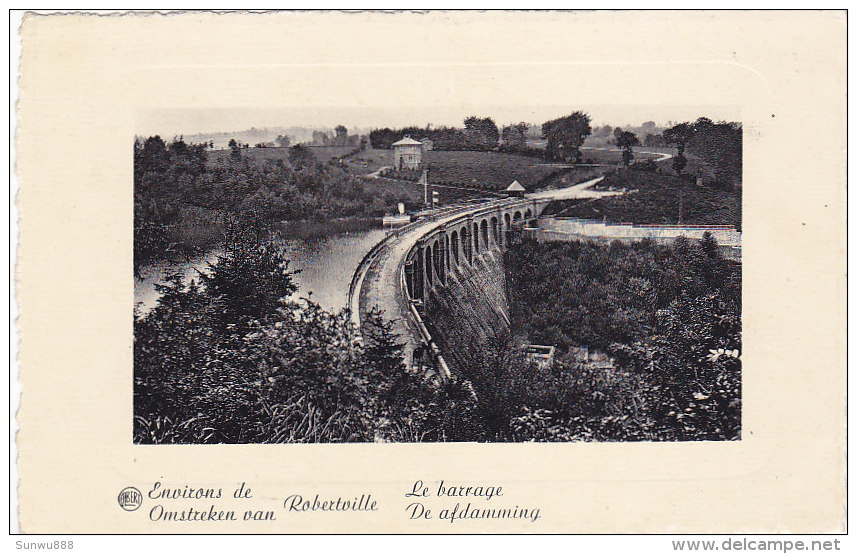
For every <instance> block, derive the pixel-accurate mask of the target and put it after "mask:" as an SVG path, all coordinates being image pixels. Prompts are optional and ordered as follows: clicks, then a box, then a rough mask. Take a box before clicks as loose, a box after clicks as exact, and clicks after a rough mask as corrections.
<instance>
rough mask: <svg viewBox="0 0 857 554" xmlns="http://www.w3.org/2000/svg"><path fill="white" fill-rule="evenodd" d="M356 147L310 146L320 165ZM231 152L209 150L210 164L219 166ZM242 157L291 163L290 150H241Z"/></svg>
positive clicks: (253, 148)
mask: <svg viewBox="0 0 857 554" xmlns="http://www.w3.org/2000/svg"><path fill="white" fill-rule="evenodd" d="M354 148H355V147H354V146H310V147H309V150H310V152H312V154H313V156H315V158H316V159H317V160H318V161H319V162H320V163H327V162H328V161H329V160H330V159H331V158H335V157H337V156H342V155H344V154H347V153H349V152H351V151H353V150H354ZM231 153H232V152H231V150H229V149H228V148H226V149H223V150H209V151H208V163H209V164H217V163H219V162H220V160H225V159H227V158H229V156H230V154H231ZM241 156H242V157H244V158H247V159H249V160H252V161H259V162H263V163H264V162H265V161H267V160H283V161H284V162H285V163H286V164H288V163H289V149H288V148H255V147H251V148H246V149H243V150H241Z"/></svg>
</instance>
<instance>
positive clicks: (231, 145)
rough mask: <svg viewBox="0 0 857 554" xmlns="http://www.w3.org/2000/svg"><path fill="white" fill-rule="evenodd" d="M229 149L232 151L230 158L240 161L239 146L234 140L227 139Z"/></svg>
mask: <svg viewBox="0 0 857 554" xmlns="http://www.w3.org/2000/svg"><path fill="white" fill-rule="evenodd" d="M229 149H230V150H232V153H231V154H230V156H231V157H232V159H233V160H240V159H241V146H240V145H239V144H238V143H237V142H236V141H235V139H234V138H233V139H229Z"/></svg>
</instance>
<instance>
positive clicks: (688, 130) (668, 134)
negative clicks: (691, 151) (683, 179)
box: [664, 123, 693, 174]
mask: <svg viewBox="0 0 857 554" xmlns="http://www.w3.org/2000/svg"><path fill="white" fill-rule="evenodd" d="M692 138H693V127H691V125H690V123H679V124H678V125H675V126H673V127H670V128H669V129H667V130H665V131H664V141H665V142H666V143H667V144H671V145H674V146H675V147H676V148H677V149H678V154H677V155H676V156H675V157H674V158H673V169H675V172H676V173H678V174H681V172H682V171H683V170H684V168H685V166H686V165H687V158H685V156H684V149H685V148H686V147H687V143H688V142H690V140H691V139H692Z"/></svg>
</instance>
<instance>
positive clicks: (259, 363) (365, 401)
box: [134, 228, 741, 443]
mask: <svg viewBox="0 0 857 554" xmlns="http://www.w3.org/2000/svg"><path fill="white" fill-rule="evenodd" d="M230 233H232V234H231V236H230V239H229V240H228V242H227V247H226V249H225V254H224V255H223V256H222V258H221V259H220V260H219V261H218V263H217V264H215V265H213V266H212V267H210V268H209V270H208V271H206V272H205V275H204V276H203V278H202V280H203V281H204V282H205V283H206V285H204V286H203V285H200V284H198V283H196V282H191V283H190V284H186V283H183V282H182V280H181V279H180V277H178V276H175V277H173V278H172V279H171V280H170V281H169V282H168V283H166V284H164V285H162V287H161V292H162V294H163V296H162V297H161V298H160V300H159V301H158V304H157V306H156V307H155V308H154V309H153V310H151V311H150V312H149V313H148V314H147V315H145V316H143V317H137V318H135V322H134V415H135V420H134V440H135V442H138V443H279V442H367V441H404V442H412V441H529V440H537V441H570V440H724V439H735V438H738V437H739V436H740V410H741V400H740V399H741V392H740V361H739V360H738V359H736V358H733V357H730V356H719V357H717V359H711V357H710V356H709V352H710V350H712V349H718V348H720V349H728V350H738V349H740V345H741V343H740V333H741V327H740V274H737V275H736V274H735V273H734V272H731V273H730V271H729V269H728V268H727V267H726V266H725V264H724V262H722V260H719V258H718V257H717V253H716V245H715V244H712V242H713V241H708V242H707V243H704V244H702V245H700V246H697V245H693V244H688V243H686V242H685V243H681V242H680V243H679V244H677V245H676V246H674V247H672V248H673V250H674V251H672V252H669V251H667V250H666V249H664V248H663V247H655V246H654V245H651V244H647V243H643V244H642V245H634V246H622V245H619V244H618V243H616V244H615V245H612V246H610V247H607V246H597V245H587V244H576V243H569V244H565V245H557V244H537V243H526V244H524V245H518V246H516V247H513V248H512V250H510V251H509V256H510V259H507V264H509V266H510V273H511V275H512V277H511V279H513V280H514V282H515V285H514V287H515V288H516V289H517V290H519V291H520V292H521V294H520V295H519V296H517V297H516V302H513V305H516V304H517V305H518V306H522V305H523V306H524V308H516V310H517V311H516V312H515V313H514V314H513V315H514V317H515V323H516V326H517V328H518V329H520V328H529V329H532V330H533V333H534V335H533V337H531V338H532V339H533V342H539V341H542V342H549V341H550V340H551V339H550V337H555V338H556V339H557V340H555V343H557V344H560V346H562V345H566V346H572V345H575V344H581V343H582V341H584V340H586V341H588V343H589V344H607V343H609V344H608V346H607V350H608V351H610V352H611V354H612V355H613V356H614V357H615V359H616V361H617V367H616V368H613V369H596V368H593V367H592V366H591V365H588V364H586V363H580V362H578V361H577V360H575V359H574V357H573V356H570V355H566V354H565V352H564V351H563V349H562V348H561V352H560V356H559V358H560V359H559V360H558V362H557V363H556V364H554V366H553V367H552V368H550V369H538V368H537V367H535V366H534V365H532V364H530V363H528V362H527V360H526V358H525V356H524V355H523V353H522V351H521V349H520V347H519V343H518V341H516V340H515V339H514V337H513V336H512V335H504V334H501V335H499V336H497V337H495V338H494V339H492V340H490V341H489V342H488V343H487V344H479V345H476V344H465V342H466V340H465V339H463V338H461V337H459V339H460V340H461V341H462V344H458V345H451V346H452V347H455V348H458V349H460V351H462V352H464V354H465V359H466V364H465V366H464V368H463V370H462V372H461V374H460V376H459V378H458V379H453V380H451V381H450V382H446V383H438V382H436V381H434V380H432V379H429V378H427V377H425V376H424V375H423V374H420V373H417V372H415V371H412V370H410V369H408V368H407V367H406V366H405V365H404V364H403V363H402V359H401V349H402V347H401V344H399V342H398V337H397V336H396V335H395V334H393V333H392V331H391V325H390V323H389V322H386V321H384V319H383V318H382V317H381V314H379V313H377V312H373V313H370V314H368V315H367V317H366V322H367V327H366V328H365V329H364V332H365V337H364V339H365V340H364V341H363V342H358V341H356V340H355V339H356V331H355V329H354V327H353V325H352V324H351V322H350V317H349V316H348V314H347V313H346V312H340V313H338V314H332V313H329V312H327V311H325V310H323V309H321V308H320V307H319V306H318V305H317V304H315V303H313V302H310V301H309V300H305V299H302V300H299V301H290V300H288V299H287V298H288V296H289V295H290V294H291V293H292V292H293V291H294V289H295V286H294V283H293V281H292V278H291V275H292V273H290V271H289V269H288V263H287V260H285V259H283V257H282V255H281V254H280V253H279V252H278V251H277V250H275V249H272V248H271V247H270V246H268V245H266V244H265V243H264V241H260V240H258V236H257V232H256V230H254V229H247V228H243V229H237V230H236V229H233V230H231V231H230ZM671 260H672V261H671ZM545 261H547V262H548V263H545ZM553 262H556V263H553ZM564 267H571V268H573V270H574V272H575V273H579V274H580V277H579V278H575V277H574V276H573V275H571V274H569V273H567V272H565V270H564V269H563V268H564ZM527 283H529V285H527ZM544 286H551V287H552V288H551V290H550V291H546V290H541V289H539V287H544ZM656 287H657V289H656ZM656 290H657V291H658V292H656ZM559 291H562V292H559ZM661 291H662V292H661ZM522 299H523V302H522ZM547 299H552V300H551V301H550V302H547ZM545 302H547V303H545ZM572 306H579V308H576V309H580V310H583V311H585V312H586V313H587V314H588V316H589V321H590V322H593V321H595V320H601V319H603V320H604V321H605V324H604V326H603V327H591V326H590V329H589V330H587V329H585V328H581V329H579V330H575V328H571V327H568V328H564V327H562V325H561V323H562V322H564V321H565V320H566V319H567V318H568V319H569V321H573V322H575V325H576V324H577V323H579V322H580V321H586V318H576V319H575V318H574V317H570V316H568V314H567V313H566V311H567V310H568V309H570V307H572ZM599 310H600V311H599ZM551 321H553V322H555V323H554V324H553V325H554V326H556V325H558V327H556V328H554V327H551V326H550V324H549V325H547V326H545V324H546V322H547V323H549V322H551ZM613 329H615V330H616V331H615V332H616V334H615V335H614V334H610V333H611V332H613V331H612V330H613ZM574 333H578V334H577V335H575V334H574ZM598 333H601V334H600V335H599V334H598Z"/></svg>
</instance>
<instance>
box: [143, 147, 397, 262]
mask: <svg viewBox="0 0 857 554" xmlns="http://www.w3.org/2000/svg"><path fill="white" fill-rule="evenodd" d="M232 144H233V146H232V152H231V153H230V155H229V156H228V157H223V158H221V159H219V160H218V161H217V162H216V163H213V162H211V161H209V160H208V150H207V146H206V145H205V144H187V143H185V142H184V141H183V140H182V139H181V138H177V139H174V140H173V141H172V142H170V143H169V144H167V143H165V142H164V141H163V140H162V139H161V138H160V137H159V136H154V137H149V138H147V139H146V140H145V141H140V140H138V141H136V142H135V144H134V261H135V268H137V269H138V268H139V267H140V266H141V265H144V264H146V263H148V262H149V261H151V260H153V259H157V258H159V257H162V256H164V255H165V253H166V252H167V251H175V250H177V251H186V250H187V249H188V248H189V247H191V246H192V245H188V244H185V242H186V241H185V240H184V239H185V236H184V233H185V231H186V229H184V228H186V227H188V226H193V225H195V224H200V223H205V224H209V223H210V222H211V221H212V220H213V219H215V218H213V217H206V218H205V221H204V222H202V221H200V217H199V216H200V214H208V216H211V215H212V214H220V215H228V214H237V215H249V216H252V217H253V218H256V219H258V220H260V221H268V222H274V221H296V220H327V219H334V218H345V217H380V216H381V215H383V214H384V213H386V212H387V211H389V210H391V209H393V208H394V207H395V206H396V205H397V204H398V203H399V202H404V201H406V199H405V198H399V197H395V196H393V195H381V196H379V195H377V194H372V193H371V192H370V191H369V190H367V189H366V187H364V185H363V181H362V180H361V179H359V178H358V177H355V176H353V175H351V174H349V173H348V172H347V171H346V170H345V169H344V168H342V167H339V163H338V160H332V161H331V162H330V163H327V164H321V163H319V162H318V160H317V159H316V158H315V156H314V155H313V154H312V151H311V149H310V148H307V147H305V146H301V145H298V146H294V147H292V148H290V149H289V151H288V152H289V157H288V161H284V160H282V159H278V160H264V161H263V160H255V161H254V160H252V159H251V157H250V156H249V155H248V154H247V150H246V149H244V148H241V147H239V145H238V144H237V143H235V142H232ZM359 148H361V146H359V145H358V146H356V147H355V151H357V150H359Z"/></svg>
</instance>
